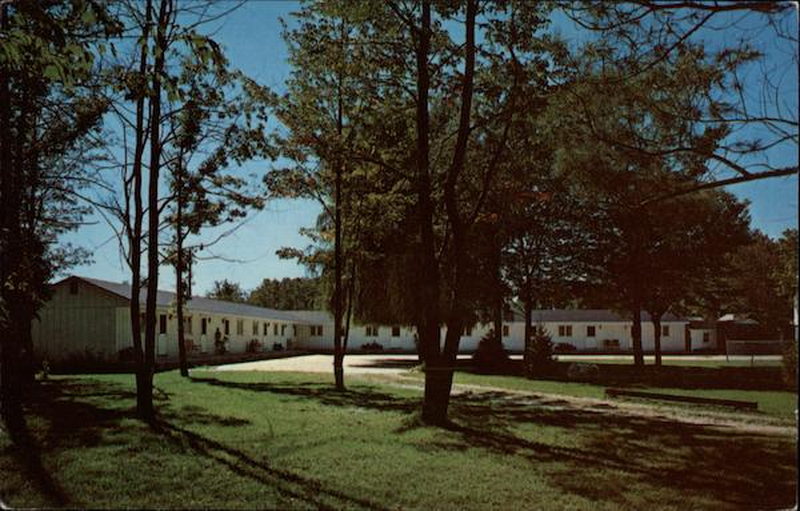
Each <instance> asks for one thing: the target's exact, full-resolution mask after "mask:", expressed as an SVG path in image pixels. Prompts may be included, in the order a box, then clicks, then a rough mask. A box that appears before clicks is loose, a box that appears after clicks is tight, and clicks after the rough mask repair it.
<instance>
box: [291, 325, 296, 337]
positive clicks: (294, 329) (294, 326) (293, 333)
mask: <svg viewBox="0 0 800 511" xmlns="http://www.w3.org/2000/svg"><path fill="white" fill-rule="evenodd" d="M292 335H293V336H295V337H297V325H292Z"/></svg>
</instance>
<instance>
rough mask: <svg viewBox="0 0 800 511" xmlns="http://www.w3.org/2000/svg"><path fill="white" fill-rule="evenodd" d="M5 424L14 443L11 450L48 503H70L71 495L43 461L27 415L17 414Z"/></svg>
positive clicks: (60, 504) (59, 505)
mask: <svg viewBox="0 0 800 511" xmlns="http://www.w3.org/2000/svg"><path fill="white" fill-rule="evenodd" d="M4 425H5V427H6V430H7V431H8V436H9V438H10V439H11V443H12V446H11V447H10V448H9V451H10V452H11V454H12V455H13V457H14V458H15V459H16V460H17V463H18V464H19V466H21V467H23V469H24V471H25V473H26V476H27V477H28V478H29V479H30V480H32V481H33V482H34V483H35V484H36V486H37V487H38V488H39V491H40V492H41V493H42V495H43V496H44V497H45V499H47V501H48V503H49V504H50V505H52V506H58V507H61V506H66V505H67V504H69V502H70V497H69V495H68V494H67V492H66V491H65V490H64V488H62V486H61V484H60V483H59V482H58V480H56V479H55V478H54V477H53V476H52V474H51V473H50V471H49V470H48V469H47V468H45V466H44V463H43V462H42V453H41V449H40V447H39V444H38V442H37V441H36V439H35V438H33V435H32V434H31V432H30V430H29V429H28V424H27V422H26V420H25V417H23V416H17V417H15V418H12V419H9V420H6V421H5V422H4Z"/></svg>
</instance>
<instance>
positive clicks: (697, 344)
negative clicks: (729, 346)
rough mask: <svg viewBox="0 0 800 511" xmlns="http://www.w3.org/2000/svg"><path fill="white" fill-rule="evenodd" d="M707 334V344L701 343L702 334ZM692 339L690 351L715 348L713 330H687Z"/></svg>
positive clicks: (715, 340) (715, 337)
mask: <svg viewBox="0 0 800 511" xmlns="http://www.w3.org/2000/svg"><path fill="white" fill-rule="evenodd" d="M706 333H707V334H708V342H703V336H704V334H706ZM689 334H690V335H691V338H692V351H697V350H704V349H714V348H716V347H717V333H716V332H715V331H714V329H713V328H692V329H690V330H689Z"/></svg>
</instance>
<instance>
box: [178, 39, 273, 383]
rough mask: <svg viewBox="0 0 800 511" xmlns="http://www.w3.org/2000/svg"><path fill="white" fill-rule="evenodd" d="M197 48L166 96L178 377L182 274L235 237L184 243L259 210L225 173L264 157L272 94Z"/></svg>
mask: <svg viewBox="0 0 800 511" xmlns="http://www.w3.org/2000/svg"><path fill="white" fill-rule="evenodd" d="M201 41H202V40H201ZM201 41H197V40H195V52H194V56H193V57H194V58H192V57H190V58H188V59H185V60H184V61H183V62H182V67H183V71H182V72H181V75H180V79H179V81H178V86H177V87H176V88H175V89H174V90H173V91H172V95H171V96H172V98H173V101H171V102H170V103H171V108H172V109H173V110H176V111H178V112H179V113H178V114H177V115H175V116H173V117H172V118H171V119H170V121H171V124H172V126H171V130H172V133H173V137H172V138H170V139H168V145H167V150H168V151H169V152H170V155H171V156H170V158H169V159H168V162H169V164H168V167H169V171H170V173H169V183H170V189H171V196H172V197H173V198H174V200H173V201H172V202H173V204H174V205H173V207H172V208H171V212H170V213H171V214H170V215H169V218H168V221H169V223H170V224H171V225H172V227H173V229H174V235H173V242H172V244H171V246H170V254H169V256H168V260H169V262H170V263H171V265H172V266H173V268H174V269H175V279H176V286H175V289H176V316H177V319H178V354H179V362H180V371H181V374H182V375H183V376H187V377H188V376H189V369H188V362H187V356H186V341H185V332H184V303H185V301H186V300H187V299H190V298H191V293H190V285H187V282H186V280H187V267H189V266H191V264H192V260H193V257H194V256H193V254H194V252H195V251H197V250H199V249H200V248H203V249H207V248H209V247H210V246H212V245H214V244H215V243H216V242H218V241H220V240H221V239H224V237H225V236H226V235H227V234H229V233H230V232H232V231H233V230H229V231H226V232H225V233H223V234H222V235H220V236H218V237H217V238H216V239H215V240H213V241H210V242H205V243H195V244H194V245H192V244H190V243H189V237H190V236H194V237H196V236H197V235H199V234H200V232H201V230H202V229H203V228H204V227H211V226H218V225H220V224H222V223H225V222H233V221H235V220H239V219H242V218H244V217H245V215H246V214H247V211H248V209H250V208H261V207H262V206H263V199H262V197H260V196H259V194H258V192H257V191H255V190H250V189H249V186H248V182H247V180H246V179H245V178H244V177H242V175H243V174H244V172H237V173H234V172H232V169H229V168H228V167H229V166H231V164H235V165H236V166H241V165H243V164H244V163H245V162H247V161H248V160H253V159H257V158H261V157H269V155H270V154H269V150H268V144H267V140H266V135H265V133H264V131H263V126H264V122H265V120H266V109H267V107H268V105H269V103H271V102H272V96H271V94H270V93H269V92H268V91H267V90H266V89H264V88H262V87H260V86H258V85H257V84H255V83H254V82H253V81H252V80H249V79H247V78H246V77H244V76H243V75H241V73H238V72H234V71H230V70H229V69H228V62H227V60H226V59H225V57H224V55H222V53H221V51H220V49H219V47H218V46H217V45H216V44H215V43H214V41H213V40H211V39H207V40H206V41H205V42H204V44H203V42H201Z"/></svg>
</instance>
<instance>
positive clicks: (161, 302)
mask: <svg viewBox="0 0 800 511" xmlns="http://www.w3.org/2000/svg"><path fill="white" fill-rule="evenodd" d="M70 279H78V280H81V281H83V282H86V283H88V284H90V285H92V286H95V287H98V288H100V289H103V290H104V291H107V292H109V293H112V294H115V295H117V296H120V297H122V298H124V299H126V300H130V299H131V285H130V284H127V283H124V282H109V281H107V280H100V279H91V278H87V277H79V276H72V277H68V278H66V279H64V280H62V281H60V282H57V283H56V284H55V285H56V286H57V285H59V284H62V283H64V282H67V281H68V280H70ZM140 296H141V301H142V303H144V300H145V296H146V290H144V289H143V290H142V293H141V295H140ZM175 297H176V294H175V293H173V292H171V291H161V290H159V291H158V294H157V295H156V305H157V306H159V307H169V306H171V305H174V303H175ZM186 308H187V309H191V310H192V311H196V312H207V313H210V314H228V315H231V316H247V317H256V318H264V319H272V320H278V321H289V322H292V323H307V322H308V321H307V320H306V319H304V318H300V317H297V316H295V315H294V314H292V313H290V312H287V311H280V310H276V309H268V308H266V307H258V306H256V305H250V304H246V303H236V302H226V301H224V300H215V299H213V298H204V297H202V296H193V297H192V298H191V300H188V301H187V302H186Z"/></svg>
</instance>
